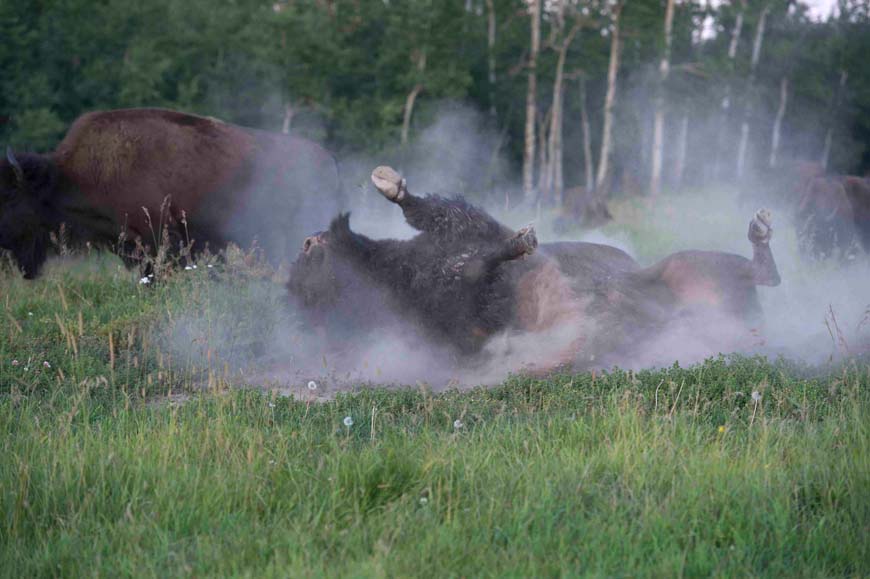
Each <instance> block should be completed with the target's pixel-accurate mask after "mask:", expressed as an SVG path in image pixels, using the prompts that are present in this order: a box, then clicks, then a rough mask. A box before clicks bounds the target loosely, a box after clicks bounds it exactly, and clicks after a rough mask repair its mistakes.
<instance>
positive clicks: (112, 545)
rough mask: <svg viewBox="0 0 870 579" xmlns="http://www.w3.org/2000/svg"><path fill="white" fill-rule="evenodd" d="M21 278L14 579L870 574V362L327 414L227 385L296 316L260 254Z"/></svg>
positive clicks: (3, 378)
mask: <svg viewBox="0 0 870 579" xmlns="http://www.w3.org/2000/svg"><path fill="white" fill-rule="evenodd" d="M0 292H2V293H0V309H2V311H0V576H7V577H42V576H81V575H88V576H91V575H93V576H105V577H116V576H144V577H166V576H250V577H261V576H276V577H298V576H354V577H357V576H390V577H393V576H425V577H430V576H515V577H529V576H556V575H583V576H602V577H614V576H616V577H619V576H632V577H634V576H648V577H670V576H710V575H714V576H722V577H726V576H728V577H730V576H747V575H749V576H770V577H781V576H800V577H819V576H854V577H862V576H868V574H870V541H868V540H867V537H868V536H870V500H868V497H870V366H868V365H867V364H866V362H860V361H849V362H843V363H840V364H838V365H836V366H828V367H823V368H819V367H807V366H804V365H801V364H798V363H794V362H788V361H784V360H775V361H767V360H764V359H760V358H732V359H725V358H716V359H711V360H709V361H707V362H706V363H704V364H701V365H698V366H694V367H691V368H680V367H676V366H675V367H673V368H668V369H663V370H656V371H644V372H638V373H627V372H620V371H614V372H612V373H607V374H603V375H601V374H599V375H592V374H577V375H559V376H552V377H550V378H548V379H533V378H528V377H514V378H511V379H509V380H508V381H507V382H505V383H504V384H503V385H501V386H499V387H496V388H491V389H475V390H469V391H465V392H458V391H449V392H443V393H438V394H433V393H431V392H429V391H427V390H426V389H421V388H419V387H418V388H413V389H411V388H399V389H390V390H385V389H375V388H359V389H357V390H355V391H353V392H349V393H346V394H341V395H338V396H337V397H336V398H335V399H334V400H330V401H328V402H324V403H311V402H310V401H306V400H292V399H289V398H280V397H277V396H275V395H273V394H270V393H269V392H265V391H262V390H258V389H242V390H239V389H236V388H229V387H228V384H227V383H226V372H225V366H226V365H227V363H228V361H230V362H232V363H234V364H235V363H237V364H254V365H256V364H257V363H258V360H259V358H258V356H259V354H258V352H260V351H261V349H262V344H261V343H260V342H261V341H262V340H263V339H264V336H268V335H269V332H270V331H271V329H272V328H273V327H274V326H275V324H284V323H288V324H292V323H293V320H292V316H290V315H289V314H286V313H281V312H282V310H281V307H280V303H281V296H282V290H281V287H280V286H279V285H278V284H276V283H275V282H274V280H273V279H271V278H270V277H269V276H268V275H267V274H266V273H264V272H262V271H260V270H258V269H257V268H256V267H251V266H250V264H249V263H245V262H244V259H242V258H241V257H239V256H237V258H231V259H229V260H228V262H227V263H226V264H225V265H224V264H221V265H218V266H216V267H214V268H213V269H212V268H207V267H206V264H204V263H203V264H200V267H199V268H198V269H197V270H195V271H179V272H177V273H176V274H175V275H174V276H172V277H171V278H169V279H167V280H165V281H164V282H162V283H159V284H153V285H151V286H145V285H140V284H138V283H137V276H136V275H135V273H131V272H128V271H126V270H124V269H123V268H121V267H120V265H119V262H118V261H117V260H116V259H114V258H111V257H107V256H100V257H94V256H92V257H90V258H88V259H85V260H80V261H73V262H72V263H64V264H57V263H56V264H54V265H52V266H51V267H49V269H48V271H47V272H46V275H45V277H43V278H41V279H40V280H38V281H36V282H24V281H23V280H21V279H19V278H18V277H17V276H15V275H13V274H12V273H11V272H10V271H8V270H7V271H0ZM191 320H193V321H194V322H195V328H193V329H191V323H192V322H191ZM227 328H231V331H230V332H229V333H228V331H227ZM201 334H204V335H207V336H210V337H211V338H213V340H211V339H210V340H209V341H206V342H205V343H204V344H203V345H202V346H201V347H200V346H199V345H198V344H194V346H192V347H189V348H186V349H182V350H180V351H181V352H185V354H183V355H182V354H179V350H178V349H177V348H173V347H172V346H173V341H178V340H181V341H185V340H190V341H191V342H195V341H196V336H197V335H201ZM13 361H17V364H16V365H13ZM44 362H48V366H50V367H48V366H46V365H44ZM204 386H208V387H207V388H204ZM753 391H757V392H758V393H759V394H760V395H761V399H760V401H758V402H757V403H756V402H755V401H754V400H753V399H752V392H753ZM177 392H186V393H187V394H189V395H190V399H189V400H188V401H187V402H186V403H184V404H174V403H172V402H171V400H172V399H171V398H169V397H168V396H167V395H168V394H170V393H177ZM347 416H350V417H352V419H353V422H354V423H353V425H352V426H351V427H346V426H345V425H344V424H343V420H344V418H345V417H347ZM457 420H459V421H461V426H460V427H459V428H456V427H454V421H457Z"/></svg>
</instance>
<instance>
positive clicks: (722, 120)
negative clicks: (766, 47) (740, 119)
mask: <svg viewBox="0 0 870 579" xmlns="http://www.w3.org/2000/svg"><path fill="white" fill-rule="evenodd" d="M744 12H746V0H743V1H742V3H741V9H740V11H739V12H738V13H737V17H736V18H735V20H734V28H732V29H731V41H730V42H729V43H728V61H729V62H730V63H731V66H730V68H731V70H732V71H733V69H734V61H735V59H736V58H737V46H738V45H739V43H740V34H741V33H742V32H743V14H744ZM719 108H720V115H719V130H718V131H717V132H716V150H715V152H714V159H713V172H712V176H713V177H714V178H718V177H719V173H720V169H721V166H722V141H723V140H724V138H725V134H726V133H727V132H728V113H729V111H730V110H731V82H728V83H726V85H725V94H724V95H722V101H721V102H720V103H719Z"/></svg>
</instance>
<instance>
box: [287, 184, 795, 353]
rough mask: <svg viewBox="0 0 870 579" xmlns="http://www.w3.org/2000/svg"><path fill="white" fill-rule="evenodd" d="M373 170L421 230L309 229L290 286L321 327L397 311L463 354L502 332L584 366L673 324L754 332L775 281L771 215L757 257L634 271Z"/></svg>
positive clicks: (618, 255)
mask: <svg viewBox="0 0 870 579" xmlns="http://www.w3.org/2000/svg"><path fill="white" fill-rule="evenodd" d="M372 180H373V181H374V183H375V185H376V187H377V188H378V189H379V190H380V191H381V193H382V194H383V195H384V196H385V197H386V198H387V199H389V200H390V201H392V202H394V203H396V204H397V205H399V207H400V208H401V209H402V211H403V213H404V215H405V219H406V221H407V222H408V224H410V225H411V226H412V227H414V228H415V229H417V230H418V231H420V233H419V234H418V235H417V236H416V237H414V238H412V239H410V240H406V241H397V240H375V239H370V238H368V237H366V236H364V235H360V234H358V233H355V232H354V231H352V230H351V229H350V226H349V219H348V216H347V215H341V216H339V217H338V218H336V219H334V220H333V221H332V223H331V225H330V227H329V229H328V230H327V231H325V232H322V233H318V234H316V235H313V236H311V237H309V238H308V239H306V241H305V243H304V246H303V249H302V252H301V253H300V255H299V257H298V258H297V260H296V262H295V263H294V264H293V267H292V268H291V272H290V280H289V282H288V289H289V292H290V294H291V296H293V298H294V299H296V300H297V302H298V303H299V305H300V306H301V308H300V309H301V311H302V312H303V314H304V315H305V316H306V320H307V322H308V323H309V324H311V325H313V326H320V327H325V328H326V331H327V332H330V331H335V332H337V333H339V334H341V335H343V336H346V335H347V332H353V331H356V332H357V333H359V332H363V333H364V332H366V331H372V330H376V329H377V327H378V323H379V321H380V320H382V319H388V318H389V317H390V316H400V317H403V318H405V319H410V320H411V321H412V322H414V323H415V324H416V325H417V326H418V327H419V328H420V329H421V331H423V332H425V333H426V334H428V335H429V336H430V337H431V338H432V339H433V340H435V341H437V342H439V343H441V344H447V345H449V346H451V347H452V348H454V351H455V352H456V354H458V355H459V357H461V358H463V359H469V358H471V359H473V358H474V357H475V356H476V355H477V354H478V353H480V352H481V350H482V349H483V348H484V347H485V346H486V344H487V342H488V341H489V340H490V339H492V338H493V337H494V336H496V335H503V334H504V333H505V332H507V333H509V334H514V335H516V334H522V335H527V336H532V337H536V336H537V337H538V338H537V339H539V341H547V342H549V346H550V347H549V348H548V352H549V353H548V354H547V356H546V357H545V358H546V359H538V360H536V363H537V365H538V366H539V367H543V368H552V367H555V366H559V365H563V364H570V365H574V366H579V367H582V366H586V365H589V363H590V362H592V363H593V364H601V363H607V362H608V361H610V360H616V359H618V357H619V356H621V355H625V354H630V353H632V352H637V351H640V350H641V349H643V348H644V347H645V345H646V344H648V342H649V341H650V340H655V339H656V337H657V334H658V333H659V332H663V331H664V330H665V329H666V328H668V327H672V325H673V324H674V322H679V323H680V324H683V325H686V326H690V327H691V326H692V325H693V324H694V325H704V324H707V325H709V324H711V323H720V322H722V323H728V324H731V326H734V327H740V328H743V329H744V330H747V331H748V330H749V328H751V327H753V326H754V325H755V324H756V322H757V321H758V318H759V316H760V306H759V302H758V296H757V293H756V286H758V285H771V286H775V285H778V284H779V281H780V279H779V274H778V272H777V268H776V264H775V263H774V260H773V255H772V253H771V251H770V247H769V241H770V237H771V232H772V230H771V227H770V217H769V214H768V213H767V212H766V211H759V212H758V214H757V215H756V217H755V218H754V219H753V220H752V222H751V224H750V227H749V239H750V241H751V242H752V245H753V250H754V255H753V258H752V260H749V259H746V258H744V257H741V256H738V255H732V254H727V253H721V252H705V251H687V252H681V253H677V254H674V255H671V256H670V257H668V258H666V259H664V260H662V261H661V262H659V263H657V264H655V265H653V266H652V267H649V268H642V267H640V266H639V265H638V264H637V263H636V262H635V261H634V260H633V259H632V258H631V257H630V256H629V255H628V254H626V253H625V252H623V251H621V250H619V249H616V248H613V247H609V246H606V245H599V244H593V243H582V242H563V243H553V244H543V245H541V246H540V247H538V243H537V239H536V237H535V234H534V231H533V230H532V229H530V228H527V229H524V230H521V231H519V232H514V231H512V230H510V229H508V228H507V227H505V226H503V225H502V224H500V223H499V222H497V221H496V220H495V219H493V218H492V217H491V216H490V215H488V214H487V213H486V212H484V211H482V210H480V209H478V208H477V207H474V206H473V205H470V204H468V203H466V202H464V201H463V200H462V199H460V198H455V199H445V198H442V197H439V196H434V195H429V196H426V197H417V196H415V195H412V194H411V193H410V192H409V191H408V189H407V187H406V184H405V181H404V179H402V178H401V177H400V176H399V175H398V173H396V172H395V171H393V170H392V169H390V168H387V167H379V168H378V169H376V170H375V171H374V173H373V174H372ZM706 329H711V328H706ZM730 329H731V328H729V331H730ZM712 330H713V333H714V334H715V332H716V328H712ZM354 337H356V335H354Z"/></svg>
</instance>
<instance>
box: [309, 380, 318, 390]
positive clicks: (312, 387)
mask: <svg viewBox="0 0 870 579" xmlns="http://www.w3.org/2000/svg"><path fill="white" fill-rule="evenodd" d="M308 389H309V390H311V391H312V392H314V391H315V390H317V382H315V381H314V380H309V381H308Z"/></svg>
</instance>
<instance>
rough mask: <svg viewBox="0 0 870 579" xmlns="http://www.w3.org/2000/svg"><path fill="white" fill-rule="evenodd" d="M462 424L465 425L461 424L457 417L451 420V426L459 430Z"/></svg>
mask: <svg viewBox="0 0 870 579" xmlns="http://www.w3.org/2000/svg"><path fill="white" fill-rule="evenodd" d="M463 426H465V425H464V424H462V421H461V420H459V419H458V418H457V419H456V420H454V421H453V428H455V429H456V430H459V429H460V428H462V427H463Z"/></svg>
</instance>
